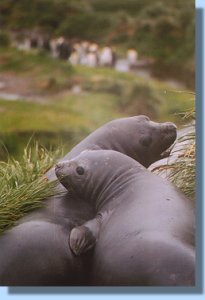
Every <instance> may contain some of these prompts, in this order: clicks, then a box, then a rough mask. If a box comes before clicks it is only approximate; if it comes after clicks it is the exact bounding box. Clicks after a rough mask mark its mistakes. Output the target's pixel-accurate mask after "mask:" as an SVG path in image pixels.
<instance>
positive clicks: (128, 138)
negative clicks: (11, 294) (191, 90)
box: [0, 116, 176, 286]
mask: <svg viewBox="0 0 205 300" xmlns="http://www.w3.org/2000/svg"><path fill="white" fill-rule="evenodd" d="M175 138H176V126H175V125H174V124H172V123H169V122H168V123H161V124H160V123H155V122H152V121H150V120H149V118H147V117H146V116H137V117H130V118H123V119H118V120H114V121H111V122H109V123H107V124H105V125H104V126H102V127H101V128H99V129H97V130H96V131H94V132H93V133H91V134H90V135H89V136H88V137H87V138H85V139H84V140H83V141H82V142H80V143H79V144H78V145H77V146H76V147H74V148H73V150H71V151H70V152H69V153H68V154H67V155H66V156H65V157H64V158H63V159H62V161H64V160H67V159H72V158H74V157H75V156H76V155H78V154H80V152H82V151H84V150H86V149H113V150H116V151H119V152H122V153H124V154H127V155H129V156H131V157H132V158H134V159H137V160H138V161H140V162H141V163H142V164H143V165H144V166H146V167H147V166H148V165H150V164H151V163H152V162H153V161H156V160H157V159H160V157H161V154H162V152H163V151H164V150H166V149H167V148H168V147H169V146H170V145H171V144H172V143H173V142H174V140H175ZM47 177H48V179H49V180H54V179H56V176H55V171H54V168H53V169H51V170H50V171H49V172H48V173H47ZM58 192H60V195H56V196H54V197H51V198H49V199H46V202H45V206H44V207H43V208H41V209H38V210H35V211H33V212H31V213H29V214H28V215H26V216H25V217H23V218H22V219H20V220H19V222H18V224H17V226H15V227H14V228H12V229H11V230H9V231H7V232H5V234H3V235H2V236H1V237H0V244H1V247H0V285H6V286H8V285H22V286H23V285H45V286H46V285H87V284H88V281H87V280H88V279H87V278H88V276H87V270H88V269H89V268H90V263H89V255H87V254H85V255H82V256H79V257H76V256H75V255H74V254H73V253H72V252H71V250H70V248H69V245H68V239H69V235H70V232H71V230H72V228H74V227H76V226H80V225H82V224H83V223H85V222H86V221H88V220H89V219H92V218H93V217H94V215H95V213H94V210H93V208H92V205H90V203H87V202H85V201H83V199H81V198H80V197H78V199H76V197H73V196H71V192H70V191H69V193H68V192H67V190H66V189H65V188H64V187H63V186H62V185H61V184H59V185H58ZM57 257H58V258H57ZM63 266H66V268H65V267H63ZM14 269H15V270H14Z"/></svg>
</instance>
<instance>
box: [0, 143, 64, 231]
mask: <svg viewBox="0 0 205 300" xmlns="http://www.w3.org/2000/svg"><path fill="white" fill-rule="evenodd" d="M58 156H59V151H58V150H57V151H53V152H52V151H48V150H46V149H45V148H43V147H42V146H40V145H39V144H38V143H37V142H36V143H35V144H34V145H28V146H27V147H26V148H25V149H24V154H23V156H22V159H21V160H20V161H17V160H15V159H13V158H8V161H7V162H0V233H2V232H3V231H5V230H6V229H8V228H10V227H11V226H13V225H14V224H15V223H16V221H17V220H18V219H19V218H21V217H22V216H24V215H25V214H26V213H28V212H29V211H31V210H33V209H36V208H39V207H42V206H43V201H42V200H43V199H45V198H48V197H50V196H52V195H54V193H55V186H56V183H57V181H53V182H50V181H48V180H47V179H46V177H45V176H44V174H45V173H46V171H47V170H48V169H49V168H50V167H52V166H53V164H54V163H55V161H56V159H57V157H58Z"/></svg>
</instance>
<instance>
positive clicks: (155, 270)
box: [56, 150, 195, 286]
mask: <svg viewBox="0 0 205 300" xmlns="http://www.w3.org/2000/svg"><path fill="white" fill-rule="evenodd" d="M79 167H80V168H82V169H83V170H84V172H82V170H81V172H80V174H78V171H77V170H79ZM56 173H57V175H58V177H59V179H60V180H61V182H62V184H63V185H64V186H66V187H67V188H68V187H69V186H71V187H72V190H73V191H75V192H76V194H77V195H78V196H79V193H81V197H83V195H84V199H85V201H88V202H90V203H92V204H93V206H94V207H95V209H96V216H101V219H100V218H99V217H98V218H94V219H93V220H91V221H90V222H91V223H92V224H91V225H90V223H89V222H87V223H88V226H86V224H84V226H85V227H87V230H89V231H90V233H93V236H96V237H97V238H96V244H95V248H94V256H93V259H92V265H91V266H92V267H91V269H92V270H91V277H90V284H91V285H106V286H107V285H111V286H116V285H118V286H119V285H122V286H124V285H136V286H144V285H145V286H193V285H194V282H195V275H194V274H195V254H194V234H195V221H194V207H193V205H192V202H191V201H190V200H189V199H187V198H186V197H185V196H184V195H183V194H182V193H181V192H180V191H178V190H177V189H176V188H175V187H174V186H173V185H171V184H170V183H169V182H168V181H166V180H164V179H162V178H160V177H159V176H156V175H155V174H152V173H150V172H149V171H147V170H146V169H145V168H144V167H142V166H141V165H140V164H139V163H137V162H136V161H134V160H133V159H131V158H129V157H127V156H125V155H123V154H121V153H117V152H115V151H109V150H107V151H103V150H101V151H100V150H99V151H87V152H83V153H81V154H80V155H79V156H77V157H76V158H74V159H72V160H70V161H68V162H64V163H62V164H61V165H60V166H59V167H57V170H56ZM63 175H64V176H63ZM91 186H92V189H90V187H91ZM96 230H97V231H98V234H97V235H96ZM81 233H82V232H81ZM81 237H82V236H81ZM81 237H80V238H81ZM74 239H75V236H74ZM84 239H88V243H91V242H92V240H91V239H90V235H89V236H88V235H87V233H86V232H85V234H84ZM82 240H83V239H82V238H81V240H80V242H81V241H82ZM77 247H81V244H80V243H77ZM86 247H88V245H86Z"/></svg>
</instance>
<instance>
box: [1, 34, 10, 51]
mask: <svg viewBox="0 0 205 300" xmlns="http://www.w3.org/2000/svg"><path fill="white" fill-rule="evenodd" d="M9 45H10V38H9V36H8V34H6V33H5V32H0V47H1V48H2V47H8V46H9Z"/></svg>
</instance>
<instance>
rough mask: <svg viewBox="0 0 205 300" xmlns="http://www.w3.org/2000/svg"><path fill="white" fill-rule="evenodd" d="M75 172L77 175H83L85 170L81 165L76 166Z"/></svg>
mask: <svg viewBox="0 0 205 300" xmlns="http://www.w3.org/2000/svg"><path fill="white" fill-rule="evenodd" d="M76 172H77V173H78V175H83V174H84V173H85V170H84V168H83V167H77V168H76Z"/></svg>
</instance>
